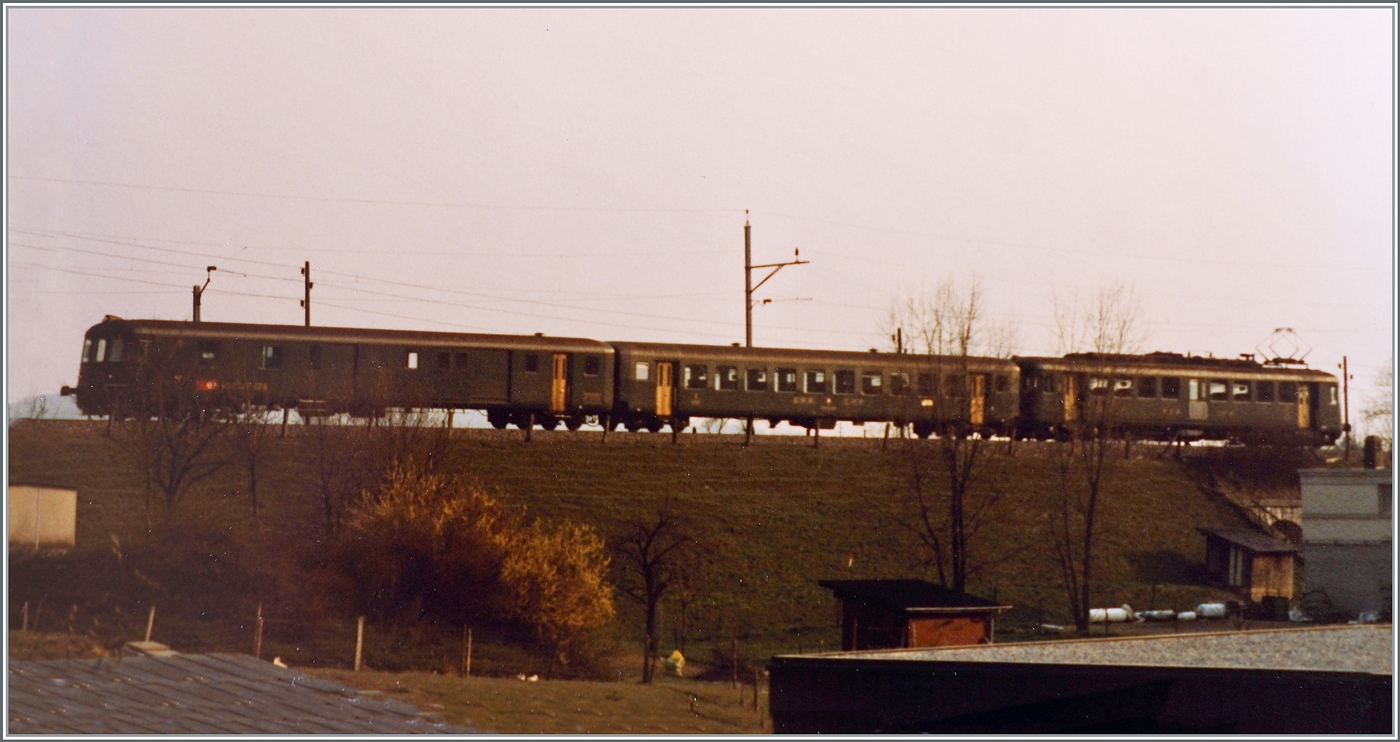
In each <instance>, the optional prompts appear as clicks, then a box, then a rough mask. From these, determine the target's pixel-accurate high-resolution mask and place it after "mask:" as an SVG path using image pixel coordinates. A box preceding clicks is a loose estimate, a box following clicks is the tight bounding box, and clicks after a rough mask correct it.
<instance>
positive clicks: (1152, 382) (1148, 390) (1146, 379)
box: [1138, 376, 1157, 397]
mask: <svg viewBox="0 0 1400 742" xmlns="http://www.w3.org/2000/svg"><path fill="white" fill-rule="evenodd" d="M1138 396H1139V397H1155V396H1157V377H1156V376H1141V377H1138Z"/></svg>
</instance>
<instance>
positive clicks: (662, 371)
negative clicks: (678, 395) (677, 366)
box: [656, 361, 674, 417]
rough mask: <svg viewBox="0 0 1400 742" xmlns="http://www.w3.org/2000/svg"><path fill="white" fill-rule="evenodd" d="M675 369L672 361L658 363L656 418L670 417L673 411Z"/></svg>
mask: <svg viewBox="0 0 1400 742" xmlns="http://www.w3.org/2000/svg"><path fill="white" fill-rule="evenodd" d="M672 368H674V367H673V366H672V365H671V362H670V361H657V362H656V416H657V417H670V416H671V414H672V411H671V399H672V397H671V388H672V386H673V385H672V382H671V379H672V372H671V369H672Z"/></svg>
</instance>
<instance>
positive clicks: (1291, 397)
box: [1278, 381, 1298, 404]
mask: <svg viewBox="0 0 1400 742" xmlns="http://www.w3.org/2000/svg"><path fill="white" fill-rule="evenodd" d="M1278 401H1280V402H1285V403H1287V404H1292V403H1294V402H1297V401H1298V382H1296V381H1280V382H1279V383H1278Z"/></svg>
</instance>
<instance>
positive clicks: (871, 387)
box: [860, 371, 884, 394]
mask: <svg viewBox="0 0 1400 742" xmlns="http://www.w3.org/2000/svg"><path fill="white" fill-rule="evenodd" d="M883 381H884V379H882V378H881V377H880V372H879V371H866V372H865V373H863V374H861V375H860V393H861V394H879V393H881V392H883V391H884V387H883V384H882V382H883Z"/></svg>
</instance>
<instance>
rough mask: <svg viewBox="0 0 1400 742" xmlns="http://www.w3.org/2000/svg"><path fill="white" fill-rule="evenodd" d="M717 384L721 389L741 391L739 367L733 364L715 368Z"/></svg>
mask: <svg viewBox="0 0 1400 742" xmlns="http://www.w3.org/2000/svg"><path fill="white" fill-rule="evenodd" d="M715 386H716V387H717V388H719V389H720V390H721V391H726V392H737V391H739V369H737V368H735V367H733V366H720V367H719V368H717V369H715Z"/></svg>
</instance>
